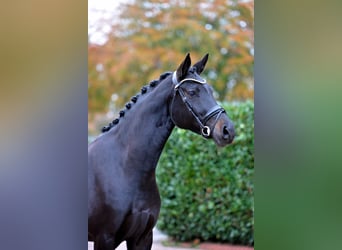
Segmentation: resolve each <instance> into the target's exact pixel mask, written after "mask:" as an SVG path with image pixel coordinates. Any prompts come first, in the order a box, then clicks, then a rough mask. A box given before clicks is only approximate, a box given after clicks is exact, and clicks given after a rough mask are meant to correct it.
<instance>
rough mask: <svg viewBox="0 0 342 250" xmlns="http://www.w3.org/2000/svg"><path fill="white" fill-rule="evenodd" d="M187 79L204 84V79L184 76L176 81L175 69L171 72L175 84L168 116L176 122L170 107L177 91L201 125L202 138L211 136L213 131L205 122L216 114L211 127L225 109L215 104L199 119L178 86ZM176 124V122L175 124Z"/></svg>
mask: <svg viewBox="0 0 342 250" xmlns="http://www.w3.org/2000/svg"><path fill="white" fill-rule="evenodd" d="M187 81H192V82H196V83H198V84H205V83H206V81H205V80H203V81H200V80H197V79H194V78H185V79H183V80H182V81H180V82H178V81H177V75H176V71H175V72H173V75H172V83H173V84H174V85H175V87H174V92H173V97H172V102H171V112H170V116H171V120H172V122H173V123H174V124H176V122H175V121H174V119H173V118H172V109H173V103H174V100H175V97H176V95H177V93H179V95H180V96H181V98H182V101H183V103H184V104H185V106H186V107H187V108H188V110H189V111H190V113H191V114H192V115H193V117H194V118H195V119H196V121H197V123H198V124H199V125H200V127H201V134H202V136H203V137H204V138H209V137H210V136H211V133H212V131H213V129H212V128H210V127H209V126H208V125H206V124H207V122H208V121H209V120H210V119H211V118H212V117H214V116H216V118H215V122H214V123H213V124H214V125H213V127H214V126H215V125H216V123H217V120H218V119H219V118H220V115H221V114H222V113H224V112H225V110H224V109H223V108H222V107H221V106H220V105H215V106H214V107H212V108H211V109H209V111H208V112H207V113H206V114H205V115H204V117H203V118H202V119H201V118H200V117H199V116H198V115H197V114H196V112H195V110H194V108H193V106H192V105H191V103H190V102H189V101H188V99H187V98H186V96H185V94H184V91H183V90H182V89H181V88H179V87H180V86H181V85H182V84H183V83H184V82H187ZM176 125H177V124H176Z"/></svg>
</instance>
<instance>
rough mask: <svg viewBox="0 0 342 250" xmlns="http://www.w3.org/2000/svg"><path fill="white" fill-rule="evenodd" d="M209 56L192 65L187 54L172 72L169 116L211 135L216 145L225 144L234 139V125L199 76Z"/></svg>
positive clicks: (184, 126)
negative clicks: (171, 96)
mask: <svg viewBox="0 0 342 250" xmlns="http://www.w3.org/2000/svg"><path fill="white" fill-rule="evenodd" d="M208 56H209V55H208V54H206V55H205V56H204V57H203V58H202V59H201V60H200V61H198V62H197V63H195V64H194V65H193V66H192V67H191V58H190V55H189V54H187V55H186V57H185V59H184V61H183V62H182V63H181V64H180V65H179V67H178V69H177V70H176V71H175V72H174V73H173V75H172V82H173V88H174V92H173V98H172V102H171V106H170V113H171V119H172V121H173V123H174V124H175V125H176V126H178V127H180V128H183V129H189V130H191V131H193V132H195V133H197V134H200V135H202V136H203V137H205V138H212V139H213V140H214V141H215V143H216V144H217V145H218V146H225V145H227V144H230V143H232V142H233V139H234V136H235V131H234V125H233V123H232V122H231V120H230V119H229V117H228V116H227V114H226V112H225V110H224V109H223V108H222V107H221V106H220V105H218V104H217V102H216V100H215V98H214V96H213V88H212V87H211V86H210V85H209V84H208V83H207V82H206V80H204V79H203V78H202V77H201V76H200V74H201V73H202V72H203V70H204V68H205V65H206V63H207V61H208Z"/></svg>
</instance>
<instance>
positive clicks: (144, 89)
mask: <svg viewBox="0 0 342 250" xmlns="http://www.w3.org/2000/svg"><path fill="white" fill-rule="evenodd" d="M170 74H172V72H165V73H163V74H161V75H160V77H159V79H158V80H152V81H151V82H150V83H149V84H148V85H145V86H143V87H142V88H141V94H136V95H135V96H132V97H131V101H129V102H127V103H126V104H125V107H126V110H120V112H119V117H118V118H116V119H114V120H113V121H112V122H110V123H109V124H108V125H107V126H104V127H103V128H102V129H101V132H102V133H105V132H107V131H109V130H110V129H111V128H112V127H114V126H115V125H117V124H118V123H119V121H120V118H123V117H124V116H125V113H126V112H127V111H128V110H129V109H131V108H132V105H133V104H135V103H136V102H137V101H138V98H139V97H140V95H144V94H146V93H147V91H148V90H149V89H153V88H154V87H156V86H157V85H158V84H159V83H160V82H161V81H163V80H164V79H165V78H166V77H168V76H169V75H170Z"/></svg>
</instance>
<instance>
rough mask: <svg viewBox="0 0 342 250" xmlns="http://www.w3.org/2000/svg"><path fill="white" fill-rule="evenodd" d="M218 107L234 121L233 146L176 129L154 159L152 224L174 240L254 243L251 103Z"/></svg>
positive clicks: (252, 108) (252, 117) (252, 115)
mask: <svg viewBox="0 0 342 250" xmlns="http://www.w3.org/2000/svg"><path fill="white" fill-rule="evenodd" d="M223 106H224V108H225V109H226V111H227V113H228V114H229V117H230V118H231V120H232V121H233V122H234V124H235V131H236V137H235V141H234V143H233V144H232V145H230V146H227V147H225V148H218V147H217V146H216V145H215V144H214V142H213V141H212V140H205V139H204V138H202V137H201V136H199V135H196V134H194V133H192V132H189V131H185V130H181V129H178V128H176V129H175V130H174V131H173V133H172V135H171V136H170V139H169V140H168V142H167V144H166V146H165V148H164V151H163V154H162V156H161V158H160V161H159V163H158V167H157V181H158V185H159V191H160V194H161V198H162V208H161V211H160V216H159V220H158V224H157V227H158V228H159V229H160V230H161V231H164V232H165V233H166V234H168V235H169V236H171V237H173V238H174V239H175V240H179V241H189V240H194V239H200V240H206V241H208V240H209V241H218V242H229V243H233V244H244V245H253V244H254V238H253V229H254V219H253V215H254V200H253V193H254V187H253V173H254V104H253V103H252V102H251V101H248V102H244V103H234V104H223Z"/></svg>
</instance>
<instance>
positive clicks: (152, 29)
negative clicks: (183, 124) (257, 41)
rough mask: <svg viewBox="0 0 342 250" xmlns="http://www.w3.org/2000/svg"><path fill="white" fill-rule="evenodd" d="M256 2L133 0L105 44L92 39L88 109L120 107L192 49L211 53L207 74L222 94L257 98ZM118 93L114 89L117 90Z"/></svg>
mask: <svg viewBox="0 0 342 250" xmlns="http://www.w3.org/2000/svg"><path fill="white" fill-rule="evenodd" d="M253 8H254V2H253V1H245V0H228V1H227V0H210V1H199V0H188V1H184V0H171V1H169V0H168V1H166V0H158V1H156V0H148V1H146V0H131V1H129V2H126V3H124V4H122V5H121V7H120V9H119V11H120V15H119V19H118V21H117V22H116V23H115V24H114V25H112V30H111V32H110V35H109V36H108V41H107V42H106V43H105V44H104V45H101V46H100V45H94V44H89V49H88V50H89V51H88V52H89V57H88V58H89V59H88V60H89V62H88V65H89V69H88V70H89V90H88V91H89V104H88V108H89V114H90V117H92V115H93V114H95V113H96V112H106V111H108V109H109V103H111V105H112V107H113V109H115V108H116V107H121V106H122V105H123V104H124V103H125V102H126V101H127V100H128V99H129V98H130V96H132V95H133V94H135V93H136V92H137V91H138V90H139V89H140V88H141V86H142V85H144V84H146V83H148V81H151V80H153V79H155V78H158V76H159V75H160V74H161V73H163V72H164V71H169V70H174V69H175V68H176V67H177V66H178V64H179V63H180V61H181V60H182V59H183V58H184V56H185V54H186V53H187V52H190V53H191V56H192V58H193V60H194V61H195V60H198V59H200V58H201V57H202V56H203V55H204V54H205V53H209V54H210V60H209V63H208V65H207V69H206V70H205V71H204V73H203V74H204V77H206V78H207V79H208V81H209V82H210V83H211V84H212V85H213V86H214V89H215V90H216V91H217V94H218V99H219V100H228V101H231V100H245V99H251V98H253V94H254V80H253V62H254V57H253V54H254V38H253V34H254V33H253V28H254V21H253V20H254V10H253ZM113 93H114V95H113Z"/></svg>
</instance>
